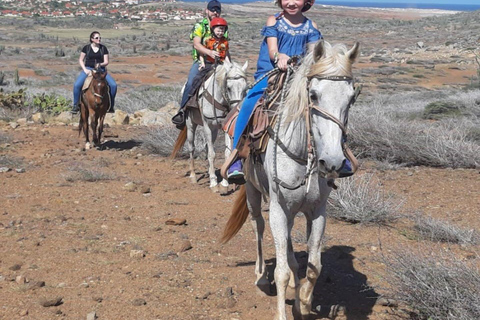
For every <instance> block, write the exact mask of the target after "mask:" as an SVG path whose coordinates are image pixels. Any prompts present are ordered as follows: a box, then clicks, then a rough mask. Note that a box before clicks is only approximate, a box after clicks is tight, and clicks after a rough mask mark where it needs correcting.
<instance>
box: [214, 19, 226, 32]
mask: <svg viewBox="0 0 480 320" xmlns="http://www.w3.org/2000/svg"><path fill="white" fill-rule="evenodd" d="M218 26H224V27H225V31H227V30H228V23H227V21H226V20H225V19H223V18H220V17H215V18H213V19H212V21H210V29H212V30H213V28H215V27H218Z"/></svg>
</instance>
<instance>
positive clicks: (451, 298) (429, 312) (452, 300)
mask: <svg viewBox="0 0 480 320" xmlns="http://www.w3.org/2000/svg"><path fill="white" fill-rule="evenodd" d="M478 262H479V261H478V259H473V260H471V261H465V260H460V259H458V258H457V257H455V256H454V255H453V254H451V253H445V252H432V249H431V248H430V247H428V248H426V247H423V248H421V250H412V249H402V250H395V251H393V252H392V254H390V255H389V256H385V257H384V260H383V263H384V264H385V266H386V267H387V273H386V274H388V276H387V277H385V278H384V280H385V281H386V282H387V283H388V284H389V287H390V288H389V290H390V292H391V293H392V297H394V298H395V299H399V300H400V301H403V302H404V303H405V304H407V305H408V306H409V307H410V308H411V309H412V310H413V312H414V313H416V314H417V315H418V317H415V319H428V320H472V319H479V318H480V273H479V270H478V267H477V266H478Z"/></svg>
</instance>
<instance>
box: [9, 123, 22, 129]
mask: <svg viewBox="0 0 480 320" xmlns="http://www.w3.org/2000/svg"><path fill="white" fill-rule="evenodd" d="M9 125H10V127H11V128H12V129H16V128H18V127H19V126H20V125H19V124H18V123H16V122H14V121H13V122H10V123H9Z"/></svg>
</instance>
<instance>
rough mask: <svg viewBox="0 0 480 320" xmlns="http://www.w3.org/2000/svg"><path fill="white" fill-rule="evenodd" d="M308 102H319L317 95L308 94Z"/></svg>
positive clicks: (313, 93) (314, 93)
mask: <svg viewBox="0 0 480 320" xmlns="http://www.w3.org/2000/svg"><path fill="white" fill-rule="evenodd" d="M310 100H311V101H313V102H318V100H320V97H319V96H318V95H317V93H316V92H310Z"/></svg>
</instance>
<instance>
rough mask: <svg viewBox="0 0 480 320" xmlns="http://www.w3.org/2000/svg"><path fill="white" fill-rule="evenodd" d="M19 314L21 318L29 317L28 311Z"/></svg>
mask: <svg viewBox="0 0 480 320" xmlns="http://www.w3.org/2000/svg"><path fill="white" fill-rule="evenodd" d="M18 314H19V315H20V317H25V316H26V315H28V310H22V311H20V312H19V313H18Z"/></svg>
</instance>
